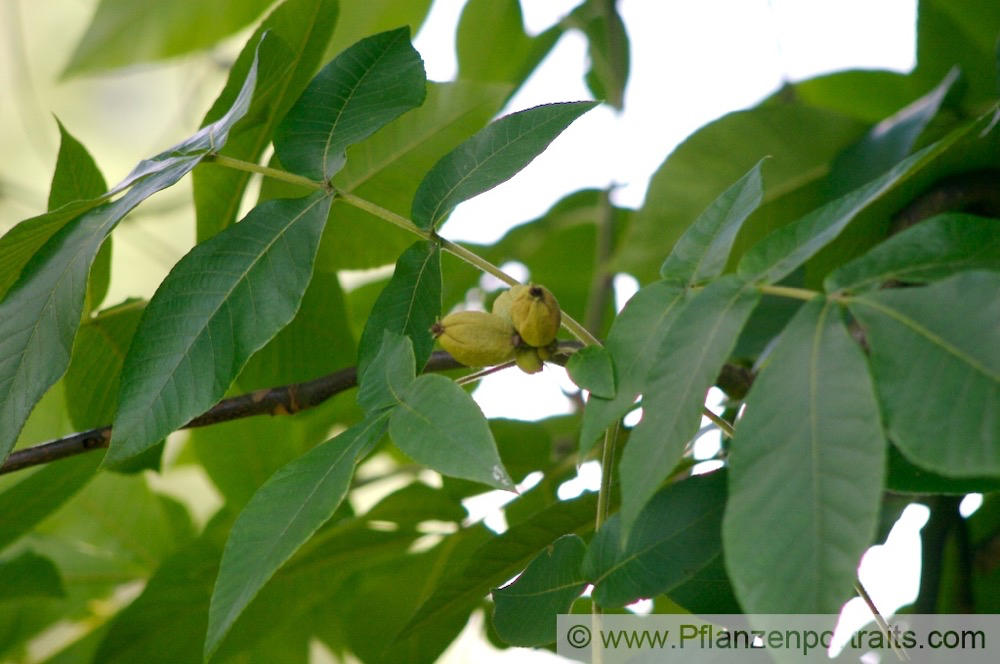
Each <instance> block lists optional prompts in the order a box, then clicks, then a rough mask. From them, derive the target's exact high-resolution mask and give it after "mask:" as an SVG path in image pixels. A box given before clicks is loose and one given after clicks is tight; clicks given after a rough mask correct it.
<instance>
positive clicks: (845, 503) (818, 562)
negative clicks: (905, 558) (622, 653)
mask: <svg viewBox="0 0 1000 664" xmlns="http://www.w3.org/2000/svg"><path fill="white" fill-rule="evenodd" d="M885 446H886V443H885V438H884V437H883V434H882V426H881V422H880V421H879V410H878V405H877V403H876V400H875V394H874V391H873V389H872V386H871V380H870V377H869V375H868V369H867V367H866V366H865V361H864V356H863V355H862V353H861V350H860V349H859V348H858V346H857V345H856V344H855V343H854V342H853V341H852V340H851V338H850V336H849V335H848V333H847V330H846V328H845V327H844V324H843V322H842V321H841V320H840V316H839V311H838V310H837V308H836V305H832V304H829V303H827V302H825V301H824V300H823V299H822V298H816V299H814V300H812V301H810V302H808V303H806V304H805V305H804V306H803V307H802V309H800V310H799V313H798V315H796V317H795V318H794V319H793V320H792V322H791V323H790V324H789V326H788V327H787V328H786V330H785V331H784V333H783V334H782V335H781V337H780V338H779V341H778V343H777V345H776V347H775V348H774V351H773V352H772V354H771V356H770V359H769V360H768V363H767V364H766V365H765V366H764V368H763V369H762V370H761V372H760V373H759V375H758V376H757V379H756V380H755V381H754V385H753V387H752V388H751V390H750V393H749V394H748V395H747V399H746V413H745V414H744V415H743V417H742V418H741V419H740V420H739V422H737V425H736V435H735V437H734V438H733V441H732V444H731V448H730V455H729V464H730V465H729V478H730V479H729V502H728V506H727V507H726V514H725V518H724V522H723V545H724V547H725V552H726V566H727V567H728V569H729V574H730V576H731V577H732V580H733V584H734V586H735V588H736V594H737V597H738V598H739V600H740V604H741V605H742V606H743V608H744V609H745V610H746V611H747V612H748V613H835V612H836V611H839V610H840V607H841V605H842V604H843V602H844V600H845V599H846V598H847V597H849V596H850V593H851V587H852V583H853V582H854V580H855V578H856V574H857V565H858V561H859V559H860V558H861V554H862V553H864V551H865V549H866V547H868V546H869V545H870V544H871V541H872V537H873V536H874V534H875V527H876V524H877V522H878V514H879V503H880V499H881V495H882V482H883V476H884V473H885Z"/></svg>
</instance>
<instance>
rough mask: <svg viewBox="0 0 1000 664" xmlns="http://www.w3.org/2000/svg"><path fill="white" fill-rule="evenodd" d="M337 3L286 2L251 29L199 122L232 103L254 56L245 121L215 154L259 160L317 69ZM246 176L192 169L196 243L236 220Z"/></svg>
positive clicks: (322, 0)
mask: <svg viewBox="0 0 1000 664" xmlns="http://www.w3.org/2000/svg"><path fill="white" fill-rule="evenodd" d="M338 6H339V3H338V2H337V1H336V0H285V2H282V3H281V4H279V5H278V7H277V8H275V10H274V11H273V12H271V14H270V16H268V17H267V18H266V19H265V20H264V22H263V23H262V24H261V25H260V27H258V28H257V30H256V31H254V34H253V36H251V37H250V39H249V40H248V41H247V44H246V46H244V47H243V50H242V51H241V52H240V54H239V57H237V58H236V62H235V63H234V64H233V66H232V68H231V69H230V71H229V78H228V80H227V81H226V86H225V88H224V89H223V90H222V92H221V93H220V94H219V97H218V99H216V100H215V103H214V104H213V105H212V108H211V109H210V110H209V111H208V113H207V114H206V115H205V118H204V120H203V121H202V125H207V124H209V123H211V122H215V121H216V120H217V119H219V117H221V116H222V115H223V114H224V113H225V112H226V109H227V108H229V107H230V106H231V105H232V103H233V100H234V99H235V98H236V96H237V94H238V93H239V91H240V86H241V84H242V81H243V79H244V78H245V77H246V72H247V71H248V70H249V68H250V65H251V62H252V61H253V59H254V57H255V55H256V57H257V59H258V70H259V72H260V76H259V83H258V91H257V93H256V94H255V95H254V99H253V102H252V103H251V104H250V108H249V110H248V111H247V117H246V119H245V120H244V121H242V122H240V123H239V124H237V125H236V126H235V127H233V130H232V132H231V134H230V137H229V141H228V142H227V143H226V145H225V147H224V148H223V149H222V150H220V151H219V152H220V154H222V155H225V156H227V157H232V158H234V159H241V160H243V161H249V162H253V163H257V162H258V161H259V160H260V158H261V155H262V154H263V152H264V150H265V148H266V147H267V146H268V145H269V144H270V143H271V137H272V134H273V133H274V128H275V127H276V126H277V124H278V123H279V122H280V121H281V119H282V118H283V117H284V116H285V114H286V113H287V112H288V109H289V108H291V107H292V104H294V103H295V101H296V100H297V99H298V98H299V95H301V94H302V91H303V90H305V88H306V86H307V85H308V84H309V81H310V79H312V77H313V74H315V73H316V68H317V67H318V66H319V63H320V61H321V60H320V58H321V57H322V55H323V52H324V49H325V48H326V46H327V44H328V43H329V41H330V35H331V34H332V33H333V28H334V25H335V24H336V23H337V15H338ZM265 32H266V33H267V34H268V38H267V40H265V42H264V43H263V44H262V46H261V48H260V49H259V52H258V49H257V48H256V45H257V44H259V43H260V40H261V38H262V37H263V35H264V33H265ZM250 178H251V174H250V173H247V172H246V171H241V170H237V169H233V168H224V167H221V166H214V165H212V164H210V163H209V164H206V165H204V166H202V167H201V168H198V169H196V170H195V171H194V173H193V174H192V184H193V186H194V204H195V214H196V215H197V239H198V241H199V242H201V241H204V240H207V239H208V238H210V237H211V236H213V235H215V234H216V233H218V232H219V231H220V230H222V229H223V228H225V227H227V226H229V225H231V224H233V223H235V222H236V215H237V214H238V213H239V209H240V203H241V201H242V200H243V195H244V192H245V191H246V188H247V184H248V183H249V182H250ZM298 195H300V194H296V196H298ZM301 195H304V194H301ZM296 196H283V198H295V197H296Z"/></svg>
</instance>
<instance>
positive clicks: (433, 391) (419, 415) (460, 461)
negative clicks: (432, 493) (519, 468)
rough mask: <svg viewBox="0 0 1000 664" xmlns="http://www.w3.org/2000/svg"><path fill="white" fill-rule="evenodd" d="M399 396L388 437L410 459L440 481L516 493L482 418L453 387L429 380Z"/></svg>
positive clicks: (451, 383) (450, 383) (435, 377)
mask: <svg viewBox="0 0 1000 664" xmlns="http://www.w3.org/2000/svg"><path fill="white" fill-rule="evenodd" d="M395 396H396V400H397V401H398V403H399V405H398V406H396V408H395V409H394V410H393V411H392V414H391V415H390V416H389V435H390V436H391V437H392V441H393V442H394V443H396V446H397V447H399V449H401V450H403V452H405V453H406V454H407V455H408V456H409V457H410V458H412V459H413V460H414V461H416V462H417V463H420V464H423V465H425V466H427V467H429V468H431V469H433V470H436V471H438V472H439V473H441V474H442V475H448V476H450V477H459V478H462V479H467V480H472V481H474V482H482V483H483V484H487V485H489V486H492V487H495V488H497V489H506V490H508V491H512V490H513V489H514V483H513V482H512V481H511V479H510V475H508V474H507V471H506V469H504V467H503V463H502V462H501V461H500V455H499V453H498V452H497V446H496V442H495V441H494V440H493V434H492V432H490V427H489V425H488V424H487V423H486V418H485V417H483V412H482V411H481V410H480V409H479V406H478V405H477V404H476V402H475V401H473V400H472V397H471V396H469V393H468V392H466V391H465V390H463V389H462V388H461V387H459V386H458V385H456V384H455V382H454V381H452V380H450V379H449V378H445V377H444V376H441V375H437V374H425V375H423V376H420V377H419V378H417V379H416V380H414V381H413V382H412V383H410V384H409V385H408V386H406V388H404V390H403V391H402V392H401V393H399V394H396V395H395Z"/></svg>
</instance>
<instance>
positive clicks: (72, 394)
mask: <svg viewBox="0 0 1000 664" xmlns="http://www.w3.org/2000/svg"><path fill="white" fill-rule="evenodd" d="M144 307H145V302H142V301H140V300H137V301H133V302H126V303H124V304H122V305H119V306H117V307H113V308H111V309H106V310H104V311H102V312H101V313H100V314H98V315H97V316H94V317H92V318H90V319H88V320H86V321H84V322H83V324H82V325H81V326H80V330H79V331H78V332H77V335H76V341H75V342H74V344H73V355H72V357H71V359H70V362H69V367H68V368H67V369H66V377H65V379H64V380H65V382H66V409H67V411H68V412H69V415H70V419H71V420H72V421H73V426H75V427H76V428H77V429H78V430H81V431H83V430H86V429H91V428H94V427H100V426H105V425H107V424H109V423H110V422H111V421H112V420H113V419H114V416H115V405H116V397H117V396H118V380H119V376H120V374H121V369H122V364H123V363H124V361H125V353H126V352H127V351H128V346H129V342H131V340H132V335H133V334H134V333H135V328H136V327H137V326H138V325H139V319H140V318H141V317H142V312H143V308H144Z"/></svg>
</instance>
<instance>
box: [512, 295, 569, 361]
mask: <svg viewBox="0 0 1000 664" xmlns="http://www.w3.org/2000/svg"><path fill="white" fill-rule="evenodd" d="M510 297H511V302H510V319H511V322H512V323H513V324H514V329H515V330H517V333H518V334H519V335H520V336H521V340H522V341H523V342H524V343H526V344H528V345H529V346H534V347H536V348H541V347H543V346H548V345H549V344H550V343H552V342H553V341H555V338H556V333H557V332H559V324H560V323H561V322H562V312H561V311H560V309H559V302H557V301H556V298H555V296H554V295H553V294H552V293H551V291H549V289H548V288H546V287H545V286H538V285H536V284H528V285H522V286H515V287H514V288H511V289H510ZM497 299H498V300H499V299H500V298H497Z"/></svg>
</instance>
